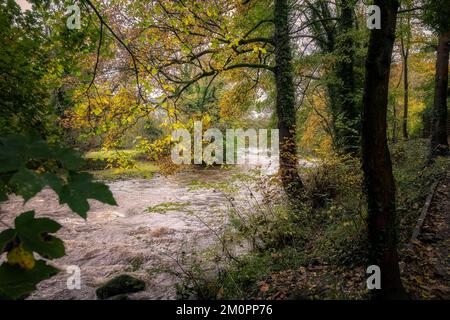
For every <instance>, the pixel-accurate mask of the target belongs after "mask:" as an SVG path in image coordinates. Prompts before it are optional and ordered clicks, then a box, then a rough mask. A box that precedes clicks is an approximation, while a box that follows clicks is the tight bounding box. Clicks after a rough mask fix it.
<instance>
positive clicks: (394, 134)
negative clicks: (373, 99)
mask: <svg viewBox="0 0 450 320" xmlns="http://www.w3.org/2000/svg"><path fill="white" fill-rule="evenodd" d="M392 113H393V118H394V120H393V121H392V142H393V143H397V98H394V103H393V108H392Z"/></svg>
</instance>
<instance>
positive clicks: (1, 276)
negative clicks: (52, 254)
mask: <svg viewBox="0 0 450 320" xmlns="http://www.w3.org/2000/svg"><path fill="white" fill-rule="evenodd" d="M57 273H58V269H56V268H54V267H52V266H49V265H47V264H46V263H45V261H43V260H38V261H37V262H36V265H35V266H34V268H33V269H31V270H25V269H22V268H20V267H19V266H11V265H10V264H8V263H7V262H5V263H3V264H2V265H1V266H0V299H11V300H16V299H24V298H26V297H27V296H28V295H29V294H30V293H31V292H32V291H34V290H36V285H37V284H38V283H39V282H41V281H43V280H46V279H48V278H50V277H52V276H53V275H55V274H57Z"/></svg>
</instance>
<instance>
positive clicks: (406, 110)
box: [400, 17, 411, 140]
mask: <svg viewBox="0 0 450 320" xmlns="http://www.w3.org/2000/svg"><path fill="white" fill-rule="evenodd" d="M410 22H411V19H409V17H408V19H407V21H406V23H407V24H408V26H407V28H409V27H410V26H409V24H410ZM410 36H411V35H410V32H409V31H407V34H406V43H405V39H404V38H403V35H402V36H401V39H400V44H401V51H402V52H401V54H402V60H403V121H402V133H403V139H405V140H408V138H409V135H408V113H409V68H408V60H409V46H410V41H411V39H410Z"/></svg>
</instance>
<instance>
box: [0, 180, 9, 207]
mask: <svg viewBox="0 0 450 320" xmlns="http://www.w3.org/2000/svg"><path fill="white" fill-rule="evenodd" d="M6 200H8V194H7V193H6V186H5V183H4V182H3V181H2V180H1V179H0V202H2V201H6Z"/></svg>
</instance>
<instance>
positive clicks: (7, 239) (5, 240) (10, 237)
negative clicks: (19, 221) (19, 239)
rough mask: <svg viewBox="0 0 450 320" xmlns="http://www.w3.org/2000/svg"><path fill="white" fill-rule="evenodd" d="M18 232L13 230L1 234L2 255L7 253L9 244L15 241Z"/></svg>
mask: <svg viewBox="0 0 450 320" xmlns="http://www.w3.org/2000/svg"><path fill="white" fill-rule="evenodd" d="M15 237H16V231H15V230H13V229H6V230H3V231H2V232H1V233H0V255H1V254H2V253H3V252H5V250H6V248H7V246H8V244H10V243H11V242H12V241H14V238H15Z"/></svg>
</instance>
